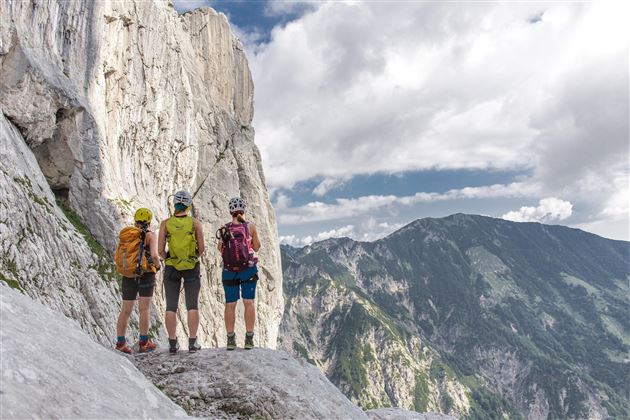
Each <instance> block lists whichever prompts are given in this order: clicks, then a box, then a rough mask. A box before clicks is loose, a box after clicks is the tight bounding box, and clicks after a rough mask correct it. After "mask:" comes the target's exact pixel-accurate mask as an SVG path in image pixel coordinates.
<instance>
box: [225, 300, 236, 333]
mask: <svg viewBox="0 0 630 420" xmlns="http://www.w3.org/2000/svg"><path fill="white" fill-rule="evenodd" d="M224 316H225V330H226V331H227V332H228V333H231V332H234V323H235V322H236V302H230V303H226V304H225V313H224Z"/></svg>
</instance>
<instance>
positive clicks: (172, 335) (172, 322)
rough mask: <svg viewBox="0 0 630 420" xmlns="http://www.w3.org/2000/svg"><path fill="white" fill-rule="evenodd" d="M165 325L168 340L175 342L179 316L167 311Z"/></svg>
mask: <svg viewBox="0 0 630 420" xmlns="http://www.w3.org/2000/svg"><path fill="white" fill-rule="evenodd" d="M164 323H165V324H166V331H167V332H168V338H169V339H171V340H175V339H176V338H177V314H176V313H175V312H173V311H166V313H165V314H164Z"/></svg>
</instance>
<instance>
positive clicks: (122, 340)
mask: <svg viewBox="0 0 630 420" xmlns="http://www.w3.org/2000/svg"><path fill="white" fill-rule="evenodd" d="M126 341H127V339H126V338H125V336H124V335H119V336H118V337H116V342H117V343H118V344H120V345H123V344H125V342H126Z"/></svg>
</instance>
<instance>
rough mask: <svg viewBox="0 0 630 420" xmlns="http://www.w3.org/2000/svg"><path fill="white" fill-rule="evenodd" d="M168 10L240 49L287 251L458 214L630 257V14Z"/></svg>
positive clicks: (399, 5)
mask: <svg viewBox="0 0 630 420" xmlns="http://www.w3.org/2000/svg"><path fill="white" fill-rule="evenodd" d="M174 3H175V6H176V8H177V10H178V11H179V12H180V13H181V12H185V11H186V10H191V9H194V8H195V7H199V6H202V5H210V6H211V7H213V8H215V9H216V10H218V11H220V12H223V13H225V14H226V15H227V16H228V19H229V21H230V23H231V25H232V28H233V30H234V32H235V33H236V34H237V36H238V37H239V38H240V39H241V40H242V41H243V43H244V45H245V48H246V52H247V55H248V60H249V64H250V68H251V71H252V76H253V78H254V85H255V116H254V121H253V126H254V128H255V129H256V143H257V144H258V146H259V148H260V150H261V155H262V158H263V166H264V169H265V175H266V178H267V183H268V187H269V190H270V194H271V198H272V201H273V203H274V207H275V209H276V212H277V214H278V229H279V234H280V237H281V240H282V241H283V242H285V243H290V244H293V245H297V246H299V245H304V244H308V243H309V242H311V241H314V240H320V239H325V238H327V237H331V236H350V237H353V238H355V239H359V240H373V239H376V238H379V237H382V236H383V235H387V234H389V233H391V232H392V231H393V230H395V229H397V228H399V227H401V226H402V225H404V224H405V223H408V222H410V221H412V220H415V219H418V218H422V217H440V216H446V215H449V214H452V213H457V212H464V213H476V214H485V215H490V216H494V217H503V218H506V219H508V220H514V221H539V222H543V223H553V224H564V225H567V226H572V227H578V228H581V229H584V230H587V231H591V232H594V233H597V234H600V235H602V236H606V237H610V238H616V239H625V240H628V239H629V232H628V229H629V228H628V200H629V198H628V189H629V185H628V180H629V162H628V147H629V142H628V73H627V63H628V37H627V31H626V30H625V29H624V28H625V23H624V21H623V16H624V12H627V6H625V5H620V4H616V5H615V4H610V3H606V4H602V3H599V4H583V3H533V2H528V3H518V4H514V3H512V4H500V3H488V2H480V3H471V2H468V3H461V4H454V3H437V2H396V1H391V2H361V1H357V2H325V1H322V2H312V3H300V2H270V1H255V2H254V1H247V0H244V1H231V2H223V1H201V0H200V1H193V0H185V1H184V0H178V1H175V2H174ZM620 7H623V8H624V10H623V11H620V10H619V8H620Z"/></svg>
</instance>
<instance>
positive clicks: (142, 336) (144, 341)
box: [140, 335, 149, 343]
mask: <svg viewBox="0 0 630 420" xmlns="http://www.w3.org/2000/svg"><path fill="white" fill-rule="evenodd" d="M147 341H149V336H148V335H141V336H140V342H141V343H146V342H147Z"/></svg>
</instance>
